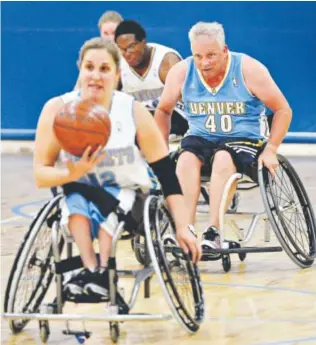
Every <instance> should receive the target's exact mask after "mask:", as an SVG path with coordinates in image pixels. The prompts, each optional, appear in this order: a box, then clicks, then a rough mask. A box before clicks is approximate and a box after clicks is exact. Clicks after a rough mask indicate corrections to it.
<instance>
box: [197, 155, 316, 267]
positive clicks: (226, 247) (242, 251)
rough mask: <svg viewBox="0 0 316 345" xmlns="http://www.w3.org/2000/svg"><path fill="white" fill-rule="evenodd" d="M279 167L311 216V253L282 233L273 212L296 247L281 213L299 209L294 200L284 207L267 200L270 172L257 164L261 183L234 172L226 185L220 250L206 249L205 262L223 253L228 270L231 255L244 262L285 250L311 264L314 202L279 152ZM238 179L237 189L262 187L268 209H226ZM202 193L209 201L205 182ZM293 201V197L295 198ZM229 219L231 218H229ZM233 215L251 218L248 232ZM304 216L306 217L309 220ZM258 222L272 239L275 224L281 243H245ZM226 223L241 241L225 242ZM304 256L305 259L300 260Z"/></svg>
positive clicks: (315, 243) (315, 253)
mask: <svg viewBox="0 0 316 345" xmlns="http://www.w3.org/2000/svg"><path fill="white" fill-rule="evenodd" d="M277 157H278V160H279V163H280V167H281V168H282V169H285V168H286V169H285V170H287V174H288V175H287V176H288V177H289V179H290V180H291V183H292V186H293V188H294V189H295V192H296V193H297V195H298V194H300V195H298V198H299V202H300V204H301V206H302V204H303V206H304V216H305V218H306V219H308V222H309V224H307V226H308V227H309V234H308V236H309V240H310V254H306V253H302V252H301V249H300V248H298V246H296V250H297V253H293V251H292V250H291V248H290V246H289V245H288V243H287V241H286V240H287V239H286V238H284V237H285V236H284V235H282V233H281V232H282V231H281V230H280V228H279V226H278V224H277V223H278V222H277V221H276V219H275V217H274V216H273V213H278V217H279V219H280V222H281V223H282V224H281V225H282V226H283V227H284V228H285V232H286V235H287V236H288V237H289V238H290V242H292V244H293V247H295V243H294V242H295V241H294V240H293V239H292V238H291V235H290V234H289V232H288V231H287V230H286V225H285V222H282V212H284V211H286V210H288V209H290V208H292V209H295V210H296V209H297V208H296V207H295V205H293V203H292V202H290V204H289V205H288V206H287V207H285V208H283V209H282V210H281V207H280V205H278V203H277V200H274V204H273V205H271V202H270V204H269V202H268V195H267V194H268V193H267V188H269V187H268V186H270V187H271V183H273V182H271V177H270V176H269V173H268V171H267V169H266V168H264V167H260V168H259V167H258V183H255V182H254V181H252V180H251V179H249V178H247V177H246V178H245V179H243V178H244V176H243V175H242V174H240V173H235V174H233V175H232V176H231V177H230V178H229V179H228V181H227V182H226V185H225V187H224V192H223V195H222V199H221V203H220V210H219V231H220V235H221V236H220V237H221V249H210V250H203V258H202V260H203V261H209V260H214V253H219V254H221V258H222V264H223V269H224V271H225V272H228V271H229V270H230V269H231V260H230V254H238V256H239V259H240V260H241V261H243V260H245V258H246V255H247V253H265V252H281V251H283V250H284V251H285V252H286V253H287V254H288V256H289V257H290V258H291V260H292V261H293V262H294V263H295V264H297V265H298V266H300V267H302V268H306V267H310V266H311V265H312V264H313V262H314V259H315V257H316V224H315V216H314V213H313V208H312V206H311V203H310V201H309V198H308V196H307V193H306V190H305V188H304V187H303V184H302V182H301V180H300V178H299V176H298V175H297V173H296V172H295V170H294V168H293V167H292V165H291V164H290V162H289V161H288V160H287V159H286V158H285V157H284V156H282V155H280V154H278V155H277ZM236 180H239V181H240V182H239V184H237V190H239V191H241V190H242V191H250V190H252V189H254V188H256V187H259V189H260V194H261V197H262V201H263V205H264V209H265V211H263V212H259V213H255V212H235V213H229V212H226V204H227V198H228V195H229V192H230V190H231V186H232V185H233V183H234V182H235V181H236ZM205 182H207V180H206V178H202V183H204V184H205ZM201 192H202V195H203V196H204V198H205V199H206V201H207V202H208V203H209V197H208V194H207V191H206V188H205V185H203V184H202V187H201ZM292 201H293V202H294V200H292ZM227 218H228V220H226V219H227ZM234 218H243V219H245V218H248V219H250V220H251V222H250V225H249V227H248V229H247V230H246V231H245V234H243V233H242V232H241V231H240V228H239V227H238V225H237V223H236V221H235V219H234ZM306 219H305V220H306ZM225 220H226V222H225ZM259 221H264V223H265V233H264V241H265V242H270V237H271V236H270V228H271V226H272V229H273V231H274V233H275V235H276V237H277V239H278V240H279V242H280V244H281V246H277V247H275V246H274V247H272V246H271V247H267V246H265V247H247V246H246V244H247V243H248V242H249V241H250V240H251V238H252V235H253V233H254V230H255V228H256V226H257V224H258V223H259ZM225 223H226V224H227V225H228V226H230V228H231V229H232V230H233V232H234V233H235V234H236V235H237V239H238V242H229V241H225V240H224V239H225V232H226V231H225ZM301 257H303V259H301Z"/></svg>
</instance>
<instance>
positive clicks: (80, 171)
mask: <svg viewBox="0 0 316 345" xmlns="http://www.w3.org/2000/svg"><path fill="white" fill-rule="evenodd" d="M101 150H102V146H99V147H98V148H97V150H95V152H93V154H92V155H91V156H90V155H89V153H90V151H91V146H88V147H87V148H86V149H85V151H84V153H83V155H82V157H81V158H80V160H79V161H77V162H73V161H67V162H66V166H67V168H68V171H69V177H70V178H71V180H72V181H76V180H78V179H79V178H80V177H82V176H84V175H85V174H87V173H88V172H89V171H91V170H93V168H94V167H95V166H96V165H97V164H99V163H100V162H101V161H102V160H103V159H104V158H105V155H106V153H105V152H104V153H102V154H100V151H101Z"/></svg>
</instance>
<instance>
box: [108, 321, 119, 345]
mask: <svg viewBox="0 0 316 345" xmlns="http://www.w3.org/2000/svg"><path fill="white" fill-rule="evenodd" d="M110 333H111V339H112V341H113V343H117V341H118V339H119V337H120V327H119V324H118V323H117V322H115V323H114V322H110Z"/></svg>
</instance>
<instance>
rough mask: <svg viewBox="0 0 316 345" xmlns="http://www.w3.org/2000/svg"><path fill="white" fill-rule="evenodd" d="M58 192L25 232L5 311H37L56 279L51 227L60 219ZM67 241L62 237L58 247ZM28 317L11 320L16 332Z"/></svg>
mask: <svg viewBox="0 0 316 345" xmlns="http://www.w3.org/2000/svg"><path fill="white" fill-rule="evenodd" d="M60 199H61V196H60V195H58V196H56V197H55V198H54V199H52V200H51V201H49V202H48V203H47V204H45V205H44V206H43V207H42V209H41V210H40V211H39V213H38V214H37V216H36V217H35V219H34V220H33V222H32V224H31V225H30V227H29V230H28V232H27V233H26V235H25V237H24V239H23V241H22V243H21V245H20V248H19V250H18V253H17V255H16V258H15V260H14V262H13V266H12V268H11V272H10V275H9V280H8V284H7V288H6V292H5V302H4V312H5V313H34V312H37V311H38V309H39V306H40V304H41V302H42V301H43V299H44V297H45V294H46V292H47V290H48V288H49V286H50V283H51V281H52V279H53V276H54V273H53V270H52V269H53V262H54V259H53V250H52V239H51V228H52V225H53V223H54V221H55V220H56V221H58V220H59V216H60V209H59V202H60ZM63 244H64V240H63V238H62V237H60V241H59V249H60V251H61V250H62V247H63ZM28 321H29V320H23V319H21V320H10V321H9V326H10V328H11V330H12V332H13V333H18V332H20V331H21V330H22V329H23V328H24V327H25V326H26V324H27V323H28Z"/></svg>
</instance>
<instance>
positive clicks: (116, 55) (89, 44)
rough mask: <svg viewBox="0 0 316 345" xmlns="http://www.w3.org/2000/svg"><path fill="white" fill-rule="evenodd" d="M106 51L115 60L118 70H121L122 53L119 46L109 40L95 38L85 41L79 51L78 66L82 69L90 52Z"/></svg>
mask: <svg viewBox="0 0 316 345" xmlns="http://www.w3.org/2000/svg"><path fill="white" fill-rule="evenodd" d="M91 49H105V50H106V51H107V52H108V53H109V54H110V55H111V56H112V58H113V60H114V62H115V65H116V68H117V69H119V68H120V61H121V53H120V50H119V48H118V47H117V45H116V44H115V43H114V42H113V41H112V40H110V39H108V38H101V37H94V38H91V39H89V40H88V41H85V42H84V44H83V45H82V47H81V48H80V51H79V58H78V61H77V66H78V68H79V69H80V67H81V64H82V61H83V59H84V56H85V54H86V52H87V51H88V50H91Z"/></svg>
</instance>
